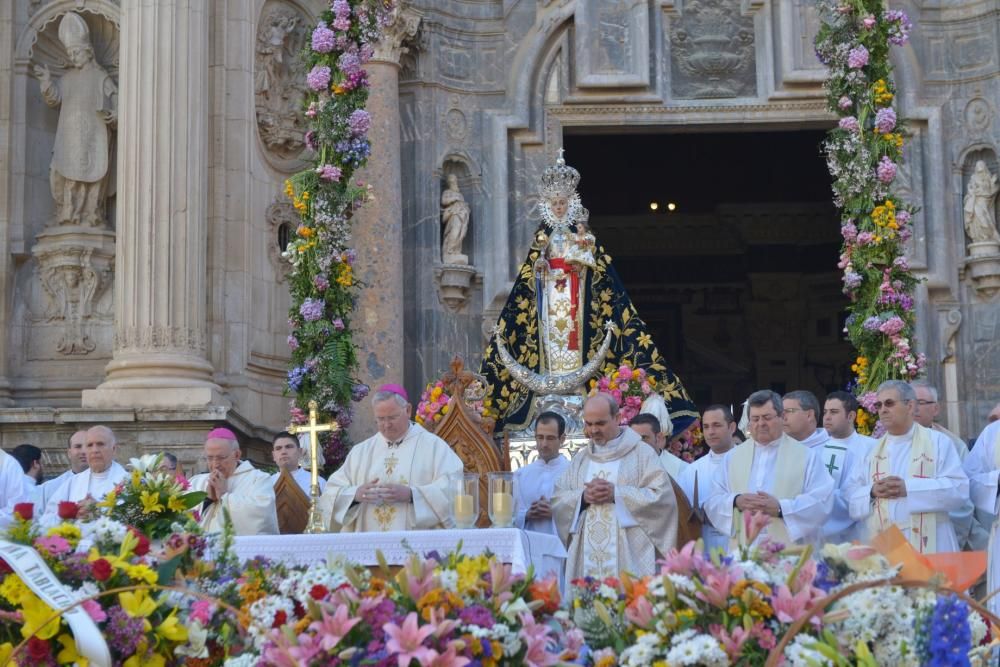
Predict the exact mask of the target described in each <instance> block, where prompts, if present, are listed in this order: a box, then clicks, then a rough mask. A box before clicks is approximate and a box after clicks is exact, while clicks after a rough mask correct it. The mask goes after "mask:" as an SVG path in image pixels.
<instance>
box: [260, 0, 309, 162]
mask: <svg viewBox="0 0 1000 667" xmlns="http://www.w3.org/2000/svg"><path fill="white" fill-rule="evenodd" d="M302 23H303V22H302V17H300V16H299V15H298V13H297V12H296V11H295V10H294V9H292V8H291V7H287V6H280V7H276V8H273V9H271V10H269V11H268V12H267V13H265V15H264V18H263V20H262V21H261V24H260V27H259V28H258V30H257V47H256V50H257V61H256V64H255V71H256V75H255V77H254V92H255V94H256V108H257V127H258V129H259V130H260V137H261V141H263V143H264V145H265V146H267V148H268V150H270V151H271V152H272V153H274V154H275V155H277V156H278V157H281V158H283V159H293V158H295V157H297V156H298V155H299V154H300V153H301V152H302V149H303V148H304V147H305V144H304V143H303V140H302V137H303V134H304V133H305V130H304V129H303V127H302V122H301V109H300V106H301V101H302V90H303V84H304V82H303V81H302V80H301V79H302V78H303V77H302V76H301V75H299V73H298V69H297V68H296V67H295V54H296V53H297V52H298V50H299V49H301V47H302V40H303V37H302V35H303V34H304V32H303V28H302Z"/></svg>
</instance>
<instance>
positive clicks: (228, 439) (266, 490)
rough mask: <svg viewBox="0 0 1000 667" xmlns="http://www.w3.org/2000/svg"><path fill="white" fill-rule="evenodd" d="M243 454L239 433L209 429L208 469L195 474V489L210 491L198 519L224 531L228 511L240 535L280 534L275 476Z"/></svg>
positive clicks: (206, 527)
mask: <svg viewBox="0 0 1000 667" xmlns="http://www.w3.org/2000/svg"><path fill="white" fill-rule="evenodd" d="M241 457H242V452H241V451H240V443H239V440H238V439H237V438H236V434H235V433H233V432H232V431H230V430H229V429H228V428H216V429H213V430H212V431H211V432H209V434H208V437H206V438H205V448H204V459H205V462H206V463H207V464H208V472H207V473H202V474H200V475H195V476H194V477H192V478H191V490H192V491H204V492H205V493H207V494H208V497H207V498H205V501H204V502H203V503H202V504H201V505H200V506H199V508H198V511H199V513H200V518H199V520H198V523H199V524H200V525H201V527H202V528H203V529H204V530H205V532H208V533H218V532H222V529H223V527H224V526H225V523H226V519H225V516H226V513H227V512H228V514H229V518H230V519H231V520H232V522H233V532H234V533H235V534H236V535H277V534H278V514H277V510H276V508H275V499H274V486H273V485H272V484H271V476H270V475H268V474H267V473H266V472H264V471H263V470H257V469H256V468H254V467H253V465H251V464H250V462H249V461H241V460H240V459H241Z"/></svg>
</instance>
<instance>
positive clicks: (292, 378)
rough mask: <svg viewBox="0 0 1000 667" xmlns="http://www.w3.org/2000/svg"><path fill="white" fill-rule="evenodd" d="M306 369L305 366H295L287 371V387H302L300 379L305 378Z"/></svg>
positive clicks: (293, 389)
mask: <svg viewBox="0 0 1000 667" xmlns="http://www.w3.org/2000/svg"><path fill="white" fill-rule="evenodd" d="M308 372H309V371H308V369H307V368H306V367H305V366H296V367H295V368H293V369H291V370H290V371H288V388H289V389H291V390H292V391H298V390H299V389H301V388H302V381H303V380H305V377H306V374H308Z"/></svg>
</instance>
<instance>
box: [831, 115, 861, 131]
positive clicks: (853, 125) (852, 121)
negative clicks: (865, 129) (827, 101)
mask: <svg viewBox="0 0 1000 667" xmlns="http://www.w3.org/2000/svg"><path fill="white" fill-rule="evenodd" d="M837 125H838V126H839V127H840V129H842V130H847V131H848V132H860V131H861V125H860V124H859V123H858V119H857V118H855V117H854V116H844V117H843V118H841V119H840V122H839V123H837Z"/></svg>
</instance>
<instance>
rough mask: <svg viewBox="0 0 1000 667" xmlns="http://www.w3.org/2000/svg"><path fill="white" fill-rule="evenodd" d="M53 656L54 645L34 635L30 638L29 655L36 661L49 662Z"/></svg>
mask: <svg viewBox="0 0 1000 667" xmlns="http://www.w3.org/2000/svg"><path fill="white" fill-rule="evenodd" d="M51 656H52V647H51V646H49V643H48V642H47V641H45V640H44V639H39V638H38V637H32V638H31V639H29V640H28V657H29V658H31V659H32V660H33V661H34V662H35V663H39V662H47V661H48V659H49V657H51Z"/></svg>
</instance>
